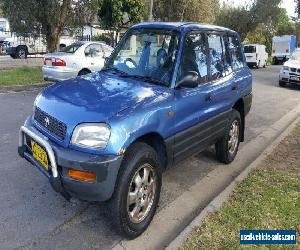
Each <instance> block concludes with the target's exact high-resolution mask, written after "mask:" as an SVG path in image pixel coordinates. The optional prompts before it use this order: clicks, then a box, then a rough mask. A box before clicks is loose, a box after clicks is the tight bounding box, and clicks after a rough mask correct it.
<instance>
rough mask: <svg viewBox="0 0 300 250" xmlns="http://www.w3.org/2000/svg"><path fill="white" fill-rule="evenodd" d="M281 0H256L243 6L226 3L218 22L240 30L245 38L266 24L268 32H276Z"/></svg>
mask: <svg viewBox="0 0 300 250" xmlns="http://www.w3.org/2000/svg"><path fill="white" fill-rule="evenodd" d="M280 2H281V0H256V1H254V2H253V3H250V4H248V5H246V6H243V7H232V6H229V5H224V6H223V7H222V8H221V10H220V12H219V15H218V16H217V20H216V23H217V24H219V25H222V26H225V27H228V28H231V29H233V30H235V31H237V32H239V34H240V36H241V38H242V40H244V39H245V38H246V37H247V35H248V33H249V32H254V31H255V30H256V28H257V27H258V26H259V25H261V24H264V25H265V30H266V31H267V32H274V26H276V24H277V23H278V18H279V14H280V8H279V4H280Z"/></svg>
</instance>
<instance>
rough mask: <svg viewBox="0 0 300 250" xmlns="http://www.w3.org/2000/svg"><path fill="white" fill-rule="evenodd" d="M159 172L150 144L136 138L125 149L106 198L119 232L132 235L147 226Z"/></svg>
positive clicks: (158, 186) (154, 204)
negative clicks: (113, 190)
mask: <svg viewBox="0 0 300 250" xmlns="http://www.w3.org/2000/svg"><path fill="white" fill-rule="evenodd" d="M161 175H162V174H161V165H160V161H159V159H158V155H157V153H156V151H155V150H154V149H153V148H152V147H150V146H149V145H147V144H145V143H141V142H138V143H135V144H133V145H132V146H131V147H130V148H129V149H128V151H127V152H126V156H125V158H124V160H123V164H122V166H121V169H120V173H119V176H118V181H117V183H116V188H115V192H114V195H113V198H112V200H111V201H110V207H111V209H110V210H111V212H112V214H111V218H112V220H113V223H114V225H115V227H116V229H117V230H118V232H119V233H120V234H121V235H123V236H125V237H126V238H128V239H133V238H136V237H137V236H139V235H140V234H141V233H143V232H144V231H145V230H146V229H147V227H148V226H149V224H150V222H151V221H152V218H153V216H154V214H155V211H156V208H157V205H158V201H159V197H160V190H161Z"/></svg>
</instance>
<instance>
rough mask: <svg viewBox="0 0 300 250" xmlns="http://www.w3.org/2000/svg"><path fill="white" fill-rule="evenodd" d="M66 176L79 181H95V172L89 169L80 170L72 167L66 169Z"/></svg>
mask: <svg viewBox="0 0 300 250" xmlns="http://www.w3.org/2000/svg"><path fill="white" fill-rule="evenodd" d="M68 176H69V177H70V178H72V179H75V180H79V181H95V180H96V174H95V173H93V172H89V171H82V170H77V169H73V168H69V169H68Z"/></svg>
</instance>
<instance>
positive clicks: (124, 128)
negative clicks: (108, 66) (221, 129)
mask: <svg viewBox="0 0 300 250" xmlns="http://www.w3.org/2000/svg"><path fill="white" fill-rule="evenodd" d="M137 29H141V30H142V29H163V30H164V29H165V30H172V31H174V32H178V37H179V45H178V53H177V58H176V61H175V67H174V71H173V74H172V77H171V80H170V84H169V86H163V85H158V84H154V83H149V82H147V81H143V80H140V79H133V78H130V77H123V76H122V75H118V74H115V73H113V72H110V71H101V72H97V73H93V74H89V75H86V76H83V77H77V78H75V79H71V80H67V81H63V82H58V83H55V84H53V85H51V86H49V87H48V88H46V89H45V90H44V91H42V93H41V94H40V95H39V96H38V97H37V99H36V102H35V105H36V106H37V107H39V108H40V109H41V110H43V111H44V112H46V113H48V114H49V115H50V116H53V117H55V118H56V119H58V120H59V121H61V122H63V123H65V124H66V125H67V134H66V136H65V139H64V140H63V141H61V140H59V139H58V138H57V137H55V136H53V135H52V134H50V133H49V132H48V131H47V130H46V129H44V128H43V127H41V126H39V125H38V124H37V123H36V122H35V121H34V119H33V118H32V122H33V123H34V125H35V127H36V128H37V129H38V130H39V131H40V132H42V133H43V134H44V135H45V136H47V137H48V138H49V139H50V140H51V141H53V142H55V143H57V144H58V145H60V146H62V147H65V148H71V149H74V150H77V151H81V152H87V153H91V154H97V155H117V154H118V153H119V152H120V150H121V149H122V148H127V147H128V146H129V145H130V144H131V143H132V142H134V141H135V140H136V139H137V138H139V137H140V136H143V135H145V134H148V133H157V134H159V135H160V136H161V137H162V138H163V139H167V138H169V137H171V136H174V135H175V134H176V133H178V132H180V131H183V130H185V129H187V128H189V127H191V126H192V125H195V124H197V123H199V122H201V121H204V120H207V119H209V118H211V117H213V116H215V115H217V114H219V113H222V112H224V111H226V110H229V109H231V108H232V107H233V105H234V104H235V103H236V101H237V100H239V99H240V98H241V97H243V96H245V95H247V94H249V93H251V91H252V89H251V88H252V85H251V80H252V76H251V72H250V70H249V69H248V68H247V67H244V68H242V69H241V70H239V71H237V72H234V73H232V74H230V75H229V76H227V77H225V78H223V80H221V82H220V81H218V82H214V83H212V82H209V83H207V84H203V85H202V86H199V87H198V88H194V89H176V88H175V83H176V79H177V74H178V70H179V66H180V63H181V56H182V50H183V46H184V40H185V36H186V34H187V33H189V32H190V31H192V30H216V31H220V32H222V31H228V32H233V31H230V30H229V29H226V28H221V27H217V26H210V25H200V24H195V23H187V24H185V23H142V24H138V25H134V26H133V27H132V28H131V29H130V30H137ZM130 30H129V31H128V32H130ZM128 32H127V33H128ZM125 37H126V35H125ZM124 39H125V38H123V40H124ZM121 43H122V41H121V42H120V44H121ZM120 44H119V45H118V46H120ZM118 46H117V48H116V50H118ZM144 52H145V55H148V56H149V53H150V52H149V49H148V48H147V47H145V48H144ZM113 53H115V52H113ZM164 56H165V55H164ZM142 63H143V65H144V64H145V66H146V62H145V59H144V58H143V61H142ZM222 81H223V82H222ZM233 83H238V88H237V91H236V92H233V91H231V87H232V85H233ZM207 94H212V95H213V97H214V98H213V101H212V102H210V103H209V104H207V102H205V96H206V95H207ZM170 111H171V112H174V116H169V115H168V112H170ZM100 122H101V123H106V124H108V125H109V126H110V128H111V135H110V139H109V142H108V144H107V146H106V148H105V149H89V148H81V147H79V146H74V145H72V144H70V140H71V137H72V133H73V131H74V128H75V127H76V126H77V125H78V124H81V123H100Z"/></svg>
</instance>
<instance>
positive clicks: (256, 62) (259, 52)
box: [244, 44, 268, 68]
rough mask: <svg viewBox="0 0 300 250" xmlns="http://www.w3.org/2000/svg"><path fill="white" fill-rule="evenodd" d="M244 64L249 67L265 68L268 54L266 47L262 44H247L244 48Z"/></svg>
mask: <svg viewBox="0 0 300 250" xmlns="http://www.w3.org/2000/svg"><path fill="white" fill-rule="evenodd" d="M244 53H245V57H246V62H247V64H248V66H249V67H257V68H260V67H264V68H265V67H266V65H267V61H268V53H267V51H266V46H265V45H262V44H248V45H245V46H244Z"/></svg>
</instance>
